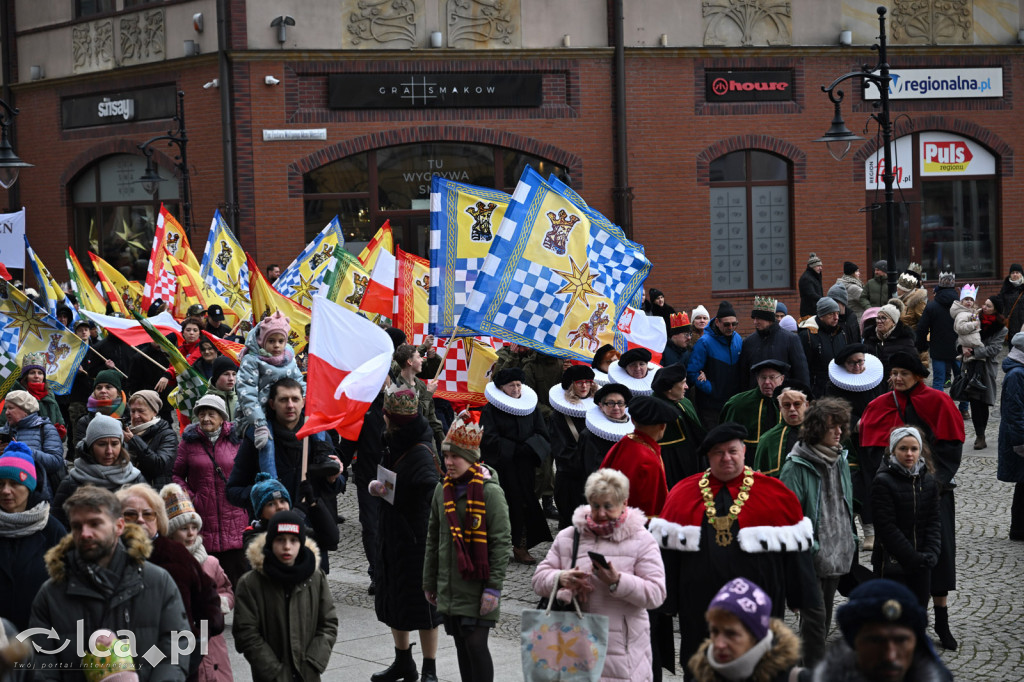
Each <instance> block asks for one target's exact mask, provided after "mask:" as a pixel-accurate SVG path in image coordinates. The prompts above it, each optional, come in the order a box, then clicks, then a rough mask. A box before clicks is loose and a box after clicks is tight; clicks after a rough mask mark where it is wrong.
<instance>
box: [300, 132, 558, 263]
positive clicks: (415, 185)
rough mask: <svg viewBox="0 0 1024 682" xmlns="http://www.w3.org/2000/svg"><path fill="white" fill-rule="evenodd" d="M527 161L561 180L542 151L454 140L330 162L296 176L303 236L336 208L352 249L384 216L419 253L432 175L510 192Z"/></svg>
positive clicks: (424, 248) (425, 238) (424, 250)
mask: <svg viewBox="0 0 1024 682" xmlns="http://www.w3.org/2000/svg"><path fill="white" fill-rule="evenodd" d="M527 165H531V166H533V167H534V168H535V169H536V170H537V171H538V172H540V173H541V174H542V175H543V176H545V177H547V176H548V175H550V174H554V175H556V176H557V177H559V178H560V179H562V180H565V181H567V182H568V178H567V175H566V172H565V169H564V168H562V167H561V166H557V165H555V164H553V163H551V162H549V161H546V160H544V159H541V158H537V157H535V156H531V155H529V154H522V153H520V152H517V151H515V150H512V149H505V148H502V147H491V146H487V145H474V144H464V143H460V142H431V143H426V144H408V145H400V146H396V147H384V148H382V149H375V150H371V151H368V152H365V153H362V154H356V155H354V156H349V157H346V158H344V159H340V160H338V161H334V162H331V163H329V164H326V165H324V166H321V167H319V168H317V169H315V170H312V171H310V172H309V173H306V175H305V176H304V177H303V198H304V200H305V201H304V203H305V231H306V241H307V242H308V241H310V240H311V239H313V237H315V236H316V234H317V233H318V232H319V231H320V230H322V229H323V228H324V226H325V225H326V224H327V223H328V222H329V221H330V220H331V218H333V217H334V216H338V220H339V222H340V223H341V226H342V229H343V231H344V233H345V248H346V249H348V250H349V251H351V252H353V253H359V251H360V250H361V249H362V248H363V246H365V244H366V243H367V242H368V241H369V240H370V239H371V238H372V237H373V235H374V233H375V232H376V231H377V228H379V227H380V226H381V224H383V223H384V221H385V220H390V221H391V227H392V229H393V230H394V235H395V239H396V240H397V241H398V242H399V244H400V245H401V247H402V248H403V249H404V250H406V251H408V252H410V253H415V254H418V255H420V256H424V257H426V256H427V255H428V249H429V235H428V224H429V220H428V218H429V214H430V178H431V176H432V175H434V174H435V173H436V174H438V175H441V176H442V177H445V178H449V179H451V180H456V181H458V182H464V183H467V184H470V185H480V186H482V187H495V188H498V189H501V190H503V191H505V192H508V193H511V192H512V191H513V190H514V189H515V186H516V183H517V182H518V181H519V176H520V175H521V174H522V172H523V169H524V168H525V167H526V166H527Z"/></svg>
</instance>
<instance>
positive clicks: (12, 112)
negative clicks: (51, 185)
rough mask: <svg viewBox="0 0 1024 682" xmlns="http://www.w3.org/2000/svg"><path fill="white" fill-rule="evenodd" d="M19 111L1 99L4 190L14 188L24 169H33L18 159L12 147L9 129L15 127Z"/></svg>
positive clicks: (1, 181) (1, 180)
mask: <svg viewBox="0 0 1024 682" xmlns="http://www.w3.org/2000/svg"><path fill="white" fill-rule="evenodd" d="M18 111H19V110H18V109H15V108H13V107H11V105H9V104H8V103H7V102H5V101H3V100H2V99H0V187H3V188H4V189H10V188H11V187H13V186H14V183H16V182H17V181H18V173H19V172H20V171H21V169H22V168H32V164H31V163H26V162H25V161H22V160H21V159H19V158H18V155H17V154H15V153H14V147H12V146H11V137H10V132H9V129H10V128H11V127H12V126H13V125H14V117H15V116H17V115H18Z"/></svg>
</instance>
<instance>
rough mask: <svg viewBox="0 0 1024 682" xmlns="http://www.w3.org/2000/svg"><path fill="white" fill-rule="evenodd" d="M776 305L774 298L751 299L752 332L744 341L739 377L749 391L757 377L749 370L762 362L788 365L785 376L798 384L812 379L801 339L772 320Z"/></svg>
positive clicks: (760, 297) (774, 319)
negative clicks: (777, 362)
mask: <svg viewBox="0 0 1024 682" xmlns="http://www.w3.org/2000/svg"><path fill="white" fill-rule="evenodd" d="M776 304H777V302H776V300H775V299H774V298H770V297H767V296H755V297H754V309H753V310H751V311H750V317H751V318H752V319H753V320H754V333H753V334H750V335H749V336H747V338H745V339H743V346H742V348H741V349H740V368H739V375H738V376H739V377H740V378H741V380H743V381H745V382H746V386H747V388H748V389H754V388H757V375H756V374H754V373H753V372H751V371H750V370H751V368H752V367H753V366H754V365H756V364H758V363H759V362H763V361H764V360H778V361H779V362H784V363H786V364H787V365H788V366H789V371H787V372H786V375H787V376H789V377H791V378H793V379H795V380H797V381H799V382H801V383H804V384H807V383H810V380H811V378H810V375H809V374H808V371H807V357H806V356H805V355H804V349H803V346H801V345H800V338H799V337H798V336H797V335H796V334H794V333H793V332H791V331H787V330H785V329H783V328H782V327H780V326H779V323H778V322H777V321H776V317H775V309H776ZM748 377H749V378H748Z"/></svg>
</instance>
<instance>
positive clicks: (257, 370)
mask: <svg viewBox="0 0 1024 682" xmlns="http://www.w3.org/2000/svg"><path fill="white" fill-rule="evenodd" d="M258 331H259V325H256V326H255V327H253V328H252V331H250V332H249V334H248V336H246V337H245V350H243V351H242V356H241V357H242V362H241V364H240V365H239V367H238V374H237V375H236V378H235V392H236V393H238V412H239V414H238V415H236V417H235V426H237V427H238V428H239V429H241V430H242V432H243V433H244V432H245V430H246V428H248V427H250V426H256V427H260V426H266V425H267V415H265V414H264V413H263V407H264V405H266V404H267V399H268V398H269V397H270V387H271V386H272V385H273V384H274V382H276V381H277V380H278V379H284V378H286V377H287V378H289V379H295V380H296V381H298V382H299V383H300V384H301V385H302V394H303V395H305V394H306V382H305V381H304V380H303V378H302V372H301V371H299V367H298V365H296V364H295V353H294V352H293V351H292V349H291V347H290V346H285V349H284V354H285V357H286V360H285V362H284V363H283V364H281V365H280V366H278V365H274V364H271V363H270V362H268V361H267V358H268V356H267V352H266V351H265V350H263V349H262V348H260V347H259V344H258V343H256V335H257V333H258Z"/></svg>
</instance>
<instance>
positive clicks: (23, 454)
mask: <svg viewBox="0 0 1024 682" xmlns="http://www.w3.org/2000/svg"><path fill="white" fill-rule="evenodd" d="M0 479H3V480H7V481H14V482H15V483H20V484H21V485H23V486H25V487H26V488H28V491H29V492H32V491H33V490H35V489H36V462H35V460H34V459H33V458H32V450H31V449H30V448H29V447H28V446H27V445H25V444H24V443H21V442H19V441H16V440H15V441H11V442H10V443H9V444H8V445H7V447H6V448H5V449H4V452H3V454H2V455H0Z"/></svg>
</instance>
